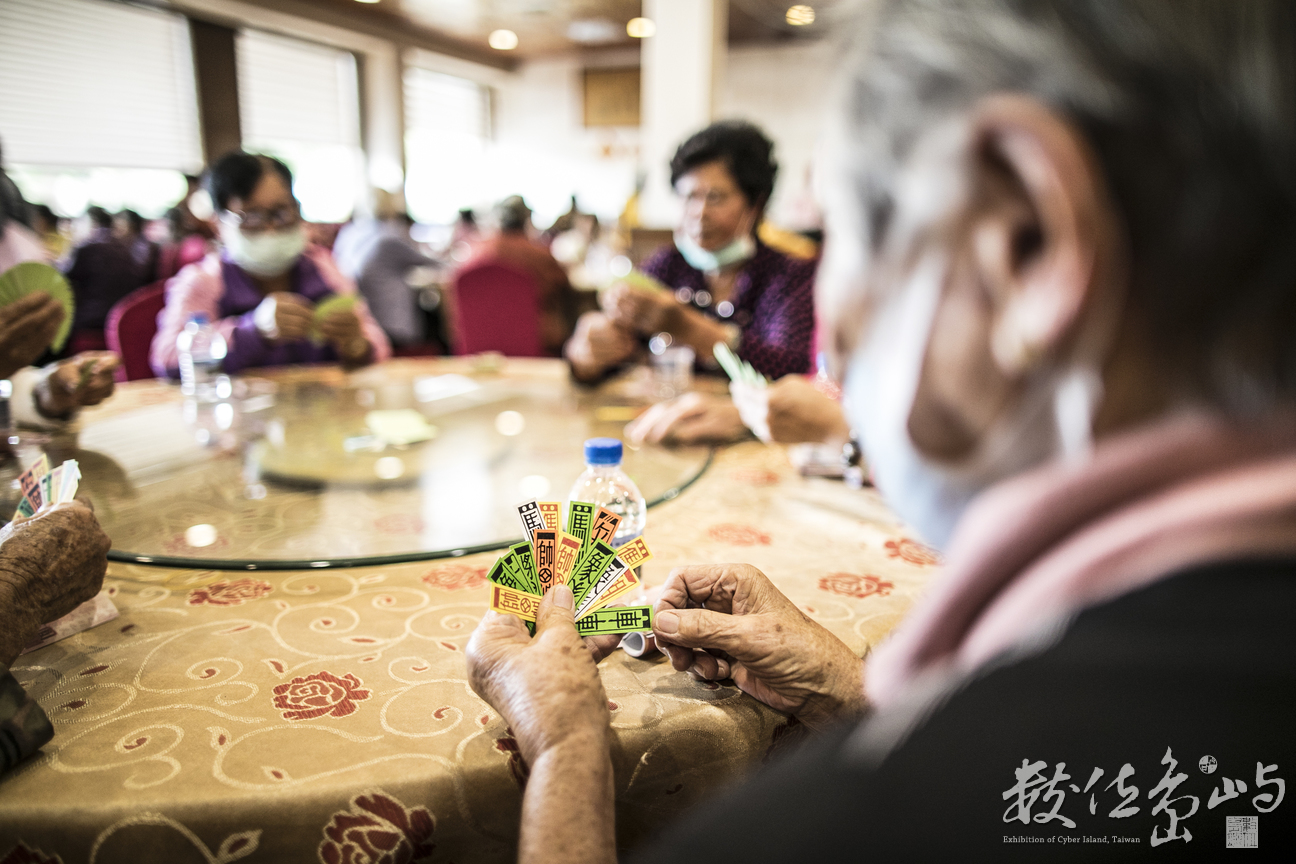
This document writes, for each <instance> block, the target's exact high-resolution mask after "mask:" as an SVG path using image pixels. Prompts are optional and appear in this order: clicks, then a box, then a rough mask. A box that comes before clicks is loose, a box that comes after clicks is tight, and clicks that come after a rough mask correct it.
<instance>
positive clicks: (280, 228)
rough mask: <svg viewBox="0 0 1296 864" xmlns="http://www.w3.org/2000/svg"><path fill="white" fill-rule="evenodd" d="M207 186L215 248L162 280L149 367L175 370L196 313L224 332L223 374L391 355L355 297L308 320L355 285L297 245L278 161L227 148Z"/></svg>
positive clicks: (301, 241)
mask: <svg viewBox="0 0 1296 864" xmlns="http://www.w3.org/2000/svg"><path fill="white" fill-rule="evenodd" d="M207 187H208V192H209V193H210V194H211V197H212V202H213V203H214V204H215V206H216V209H217V211H218V215H219V219H220V233H221V245H222V247H223V248H222V250H221V251H220V252H219V253H212V254H210V255H208V256H207V257H206V258H204V259H203V260H202V261H200V262H198V263H196V264H190V265H189V266H188V267H185V268H184V269H183V270H181V271H180V272H179V273H178V274H176V276H175V277H174V278H173V279H172V280H171V281H170V282H169V283H168V285H167V300H166V308H165V309H164V310H163V312H162V315H161V316H160V317H159V324H158V332H157V335H156V336H154V338H153V347H152V350H151V352H150V356H149V359H150V362H151V364H152V366H153V371H154V372H156V373H157V374H158V375H159V376H167V375H169V376H171V377H176V376H178V374H179V371H178V370H179V355H178V353H177V351H176V337H177V336H179V335H180V332H181V331H182V330H184V327H185V325H186V324H187V323H188V322H189V321H190V320H191V319H192V318H193V317H194V316H195V315H199V314H201V315H205V316H206V317H207V320H209V321H212V322H214V323H215V326H216V330H217V331H218V332H219V333H220V334H221V335H222V336H224V337H225V342H226V347H227V353H226V355H225V360H224V362H223V366H222V368H223V369H224V371H225V372H230V373H233V372H238V371H240V370H243V369H247V368H249V367H253V366H283V365H286V364H290V363H321V362H333V361H337V362H341V363H342V364H343V365H344V366H348V367H356V366H364V365H366V364H368V363H378V362H381V361H383V360H386V359H387V358H388V357H390V356H391V345H390V343H389V342H388V341H387V337H386V335H384V334H383V331H382V328H381V327H379V326H378V324H377V322H375V321H374V319H373V316H372V315H371V314H370V313H369V310H368V308H367V307H366V306H365V303H364V301H363V300H361V299H359V298H357V299H356V301H355V303H354V305H352V306H349V307H347V308H339V309H334V310H333V311H332V312H330V313H329V314H328V315H327V316H326V317H325V318H324V319H323V320H321V321H319V322H316V321H315V306H316V304H318V303H319V302H320V301H321V300H324V299H327V298H329V297H333V296H336V295H349V296H353V295H355V293H356V292H355V285H354V284H353V283H352V282H351V281H350V280H348V279H346V278H345V277H343V276H342V274H341V273H339V272H338V269H337V267H336V266H335V265H334V263H333V258H332V256H330V255H329V253H328V251H327V250H325V249H322V248H319V247H316V246H309V245H307V242H306V234H305V231H304V230H303V227H302V219H301V213H300V210H299V208H298V204H297V199H295V198H294V197H293V193H292V172H291V171H289V170H288V166H287V165H285V164H284V163H282V162H280V161H279V160H278V159H272V158H270V157H269V156H261V155H256V154H252V153H229V154H227V155H225V156H223V157H221V159H220V160H219V161H218V162H217V163H216V164H215V165H213V166H212V167H211V169H210V171H209V172H208V174H207Z"/></svg>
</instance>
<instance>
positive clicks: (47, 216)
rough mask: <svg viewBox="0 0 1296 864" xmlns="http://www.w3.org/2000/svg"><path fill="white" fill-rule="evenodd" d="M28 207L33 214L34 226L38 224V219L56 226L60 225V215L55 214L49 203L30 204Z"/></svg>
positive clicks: (32, 221)
mask: <svg viewBox="0 0 1296 864" xmlns="http://www.w3.org/2000/svg"><path fill="white" fill-rule="evenodd" d="M27 209H28V212H29V213H30V214H31V223H32V227H33V228H34V227H35V225H36V220H37V219H39V220H41V221H42V222H44V223H45V224H46V225H53V226H54V227H55V228H57V227H58V221H59V220H58V216H55V215H54V211H53V210H51V209H50V208H49V205H48V204H28V205H27Z"/></svg>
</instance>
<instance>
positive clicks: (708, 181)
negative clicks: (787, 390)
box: [565, 122, 815, 380]
mask: <svg viewBox="0 0 1296 864" xmlns="http://www.w3.org/2000/svg"><path fill="white" fill-rule="evenodd" d="M773 149H774V145H773V143H772V142H771V141H770V140H769V139H768V138H766V137H765V135H764V134H763V133H762V132H761V131H760V130H759V129H757V128H756V127H755V126H752V125H751V124H750V123H740V122H725V123H715V124H713V125H711V126H708V127H707V128H706V129H703V130H702V131H701V132H698V133H697V134H696V135H694V136H693V137H692V138H689V139H688V140H687V141H685V142H684V143H683V144H681V145H680V147H679V149H678V150H677V151H676V152H675V156H674V158H672V159H671V165H670V168H671V185H672V186H673V187H674V188H675V191H676V192H678V193H679V195H680V196H681V197H682V198H683V199H684V211H683V219H682V222H681V223H680V226H679V228H678V230H677V231H676V232H675V245H674V247H667V248H666V249H663V250H662V251H660V252H658V253H657V254H656V255H654V256H653V257H651V258H649V259H648V260H647V261H645V262H644V263H643V265H642V266H641V267H640V268H639V269H640V270H641V271H642V272H643V273H644V274H646V275H648V276H651V277H653V278H654V279H656V280H657V281H658V282H660V283H662V284H663V285H665V286H666V287H667V288H669V289H670V290H669V291H661V290H656V291H654V290H651V289H650V288H646V287H643V286H637V285H632V284H630V283H625V282H623V283H619V284H617V285H615V286H613V287H612V288H611V289H610V290H609V291H607V292H606V293H605V294H604V295H603V297H602V299H601V302H602V306H603V310H602V311H601V312H587V313H585V314H584V315H583V316H581V318H580V319H579V320H578V321H577V323H576V332H575V333H574V334H573V335H572V338H571V339H570V340H568V342H567V347H566V351H565V353H566V356H567V359H568V360H569V361H570V362H571V365H572V371H573V373H574V374H575V375H576V377H577V378H578V379H580V380H594V379H596V378H598V377H599V376H601V375H603V374H605V373H607V372H608V371H610V370H612V369H614V368H616V367H617V366H619V365H621V364H623V363H625V362H627V361H628V360H630V359H632V358H633V357H635V356H636V355H637V354H638V353H640V351H641V346H642V342H643V340H645V339H647V337H650V336H652V335H654V334H657V333H669V334H670V335H671V338H672V340H673V342H674V344H676V345H687V346H689V347H690V348H692V349H693V351H694V353H695V355H696V356H697V357H698V359H699V360H700V361H702V362H703V363H709V364H712V365H713V366H714V363H713V360H712V355H711V351H712V349H713V348H714V347H715V344H716V343H717V342H724V343H726V344H728V345H729V347H730V348H732V349H733V350H734V351H736V352H737V354H738V355H739V356H740V357H742V358H743V359H745V360H747V361H748V362H750V363H751V364H752V365H753V366H754V367H756V370H757V371H758V372H760V373H761V374H763V375H765V376H767V377H769V378H780V377H782V376H783V375H786V374H788V373H789V372H806V371H808V370H809V368H810V351H811V346H810V339H811V336H812V335H813V333H814V300H813V297H812V292H813V287H812V282H813V277H814V266H815V265H814V262H812V261H802V260H797V259H793V258H790V257H788V256H786V255H784V254H782V253H780V252H776V251H774V250H773V249H771V248H769V247H768V246H766V245H765V244H764V243H762V242H761V241H760V240H759V239H758V238H757V237H756V228H757V226H758V225H759V224H760V219H761V215H762V214H763V213H764V212H765V205H766V204H768V203H769V197H770V194H771V193H772V192H773V191H774V177H775V175H776V174H777V171H778V165H777V163H776V162H775V161H774V158H773Z"/></svg>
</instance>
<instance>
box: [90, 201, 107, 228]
mask: <svg viewBox="0 0 1296 864" xmlns="http://www.w3.org/2000/svg"><path fill="white" fill-rule="evenodd" d="M86 216H87V217H89V219H90V221H91V222H92V223H94V226H95V227H96V228H111V227H112V223H113V217H112V214H111V213H109V212H108V211H107V210H105V209H104V208H102V207H99V206H91V207H87V208H86Z"/></svg>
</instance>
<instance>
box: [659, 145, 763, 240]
mask: <svg viewBox="0 0 1296 864" xmlns="http://www.w3.org/2000/svg"><path fill="white" fill-rule="evenodd" d="M773 154H774V143H773V142H772V141H770V140H769V138H767V137H765V134H764V133H763V132H761V130H760V129H758V128H756V127H755V126H753V125H752V124H750V123H746V122H742V121H724V122H720V123H713V124H711V125H710V126H708V127H707V128H705V129H703V130H702V131H701V132H698V133H697V134H695V135H693V136H692V137H691V138H689V139H688V140H687V141H685V142H684V143H683V144H681V145H680V146H679V149H678V150H676V151H675V156H674V157H673V158H672V159H671V163H670V170H671V177H670V180H671V186H672V187H674V189H675V191H676V192H678V193H679V195H680V197H681V198H683V199H684V215H683V219H682V221H681V223H680V226H679V232H678V235H677V240H676V242H677V243H681V244H682V247H681V250H680V251H681V252H685V250H686V248H688V247H693V246H695V247H697V248H699V249H702V250H705V251H706V252H709V253H717V252H719V251H720V250H722V249H726V248H727V247H729V246H731V245H733V244H743V243H750V241H751V235H752V233H753V232H754V231H755V230H756V224H757V222H758V221H759V220H760V216H761V213H763V212H764V210H765V205H766V204H768V203H769V198H770V195H771V194H772V193H773V191H774V177H775V175H777V173H778V163H777V162H776V161H774V155H773ZM686 254H687V253H686Z"/></svg>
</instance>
